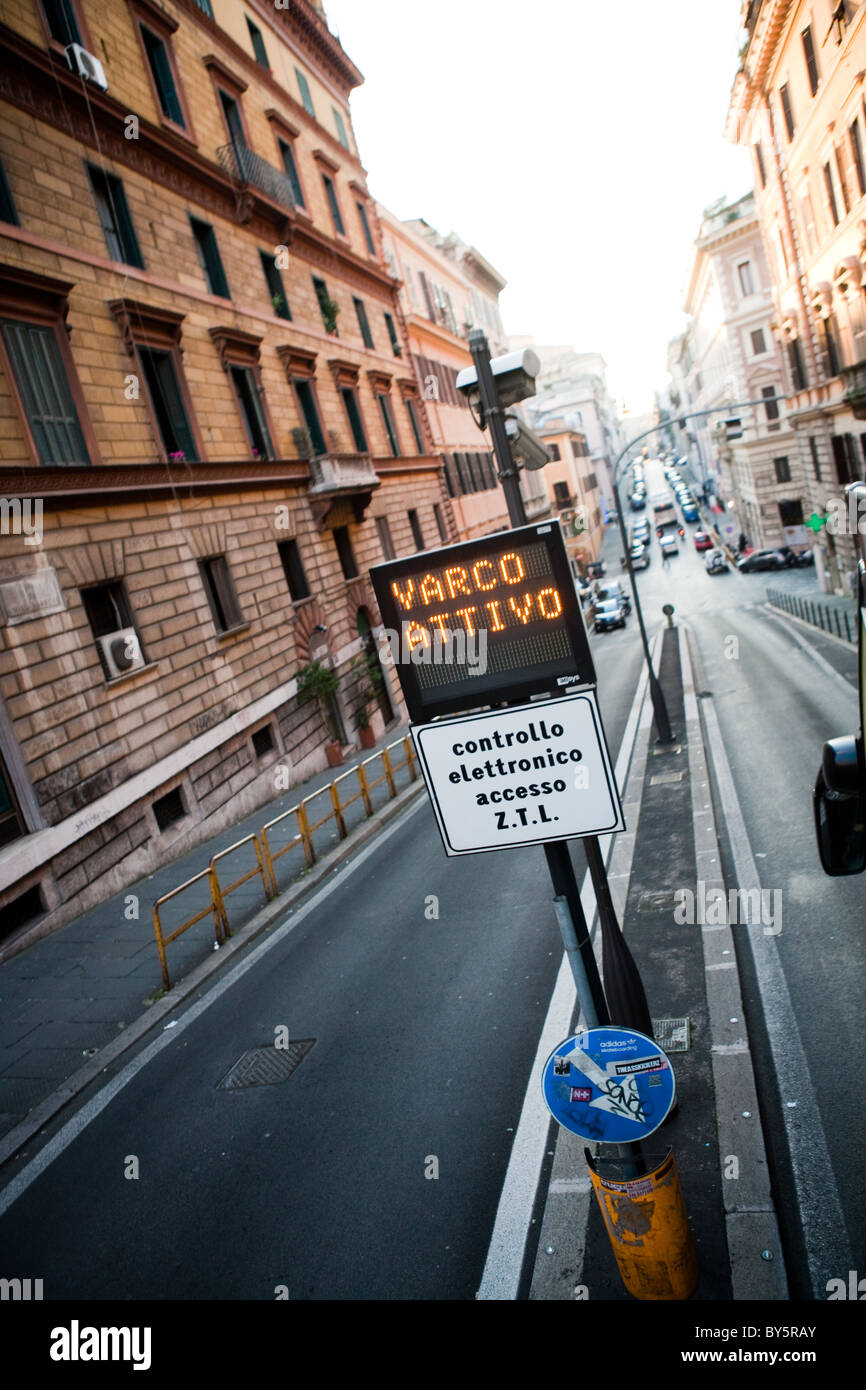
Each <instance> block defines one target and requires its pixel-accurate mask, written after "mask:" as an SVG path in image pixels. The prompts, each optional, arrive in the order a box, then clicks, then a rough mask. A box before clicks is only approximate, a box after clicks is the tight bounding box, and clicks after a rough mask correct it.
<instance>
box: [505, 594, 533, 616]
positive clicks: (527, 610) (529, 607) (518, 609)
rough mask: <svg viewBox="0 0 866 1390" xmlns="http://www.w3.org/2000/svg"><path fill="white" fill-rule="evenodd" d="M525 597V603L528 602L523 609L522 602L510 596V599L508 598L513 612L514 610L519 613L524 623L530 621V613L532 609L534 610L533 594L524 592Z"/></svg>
mask: <svg viewBox="0 0 866 1390" xmlns="http://www.w3.org/2000/svg"><path fill="white" fill-rule="evenodd" d="M523 597H524V600H525V603H526V607H525V608H524V609H522V610H521V607H520V604H519V603H515V602H514V599H513V598H510V599H509V600H508V602H509V604H510V605H511V609H512V612H514V613H516V614H517V616H518V618H519V619H520V621H521V622H522V623H528V622H529V614H530V613H531V611H532V594H524V595H523Z"/></svg>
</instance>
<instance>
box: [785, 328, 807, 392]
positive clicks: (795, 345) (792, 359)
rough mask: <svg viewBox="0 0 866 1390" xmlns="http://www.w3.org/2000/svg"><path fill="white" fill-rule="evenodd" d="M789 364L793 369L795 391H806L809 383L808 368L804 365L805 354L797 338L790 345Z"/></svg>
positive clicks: (792, 377) (792, 378) (792, 379)
mask: <svg viewBox="0 0 866 1390" xmlns="http://www.w3.org/2000/svg"><path fill="white" fill-rule="evenodd" d="M788 362H789V364H790V367H791V381H792V383H793V386H794V390H795V391H805V389H806V387H807V386H808V384H809V383H808V380H807V377H806V368H805V367H804V365H803V354H802V352H801V351H800V344H799V342H798V341H797V339H796V338H794V339H792V341H791V342H790V343H789V344H788Z"/></svg>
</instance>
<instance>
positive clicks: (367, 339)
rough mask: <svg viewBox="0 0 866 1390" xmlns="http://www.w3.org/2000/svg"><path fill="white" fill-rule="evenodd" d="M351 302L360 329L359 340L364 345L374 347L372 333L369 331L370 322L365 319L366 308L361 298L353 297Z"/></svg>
mask: <svg viewBox="0 0 866 1390" xmlns="http://www.w3.org/2000/svg"><path fill="white" fill-rule="evenodd" d="M352 303H353V304H354V306H355V314H356V315H357V318H358V327H359V328H360V330H361V340H362V342H363V344H364V347H368V348H371V347H375V344H374V342H373V335H372V333H371V332H370V324H369V322H368V319H367V310H366V309H365V307H364V301H363V299H353V300H352Z"/></svg>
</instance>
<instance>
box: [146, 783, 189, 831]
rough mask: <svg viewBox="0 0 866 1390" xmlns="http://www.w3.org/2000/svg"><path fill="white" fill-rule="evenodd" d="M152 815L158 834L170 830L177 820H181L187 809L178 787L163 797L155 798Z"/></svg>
mask: <svg viewBox="0 0 866 1390" xmlns="http://www.w3.org/2000/svg"><path fill="white" fill-rule="evenodd" d="M153 815H154V819H155V820H156V824H157V829H158V830H159V831H160V832H163V831H165V830H170V829H171V827H172V826H173V825H176V824H177V822H178V821H179V820H183V818H184V816H185V815H187V809H186V804H185V802H184V799H183V792H182V791H181V789H180V787H174V788H173V789H172V791H170V792H166V794H165V796H160V797H157V799H156V801H154V803H153Z"/></svg>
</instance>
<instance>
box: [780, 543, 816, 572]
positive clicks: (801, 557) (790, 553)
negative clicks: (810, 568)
mask: <svg viewBox="0 0 866 1390" xmlns="http://www.w3.org/2000/svg"><path fill="white" fill-rule="evenodd" d="M779 554H780V555H784V557H785V564H786V565H790V566H794V565H796V566H797V568H798V569H799V568H801V567H802V566H803V565H814V563H815V552H814V551H813V550H792V549H791V547H790V546H789V545H780V546H779Z"/></svg>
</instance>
